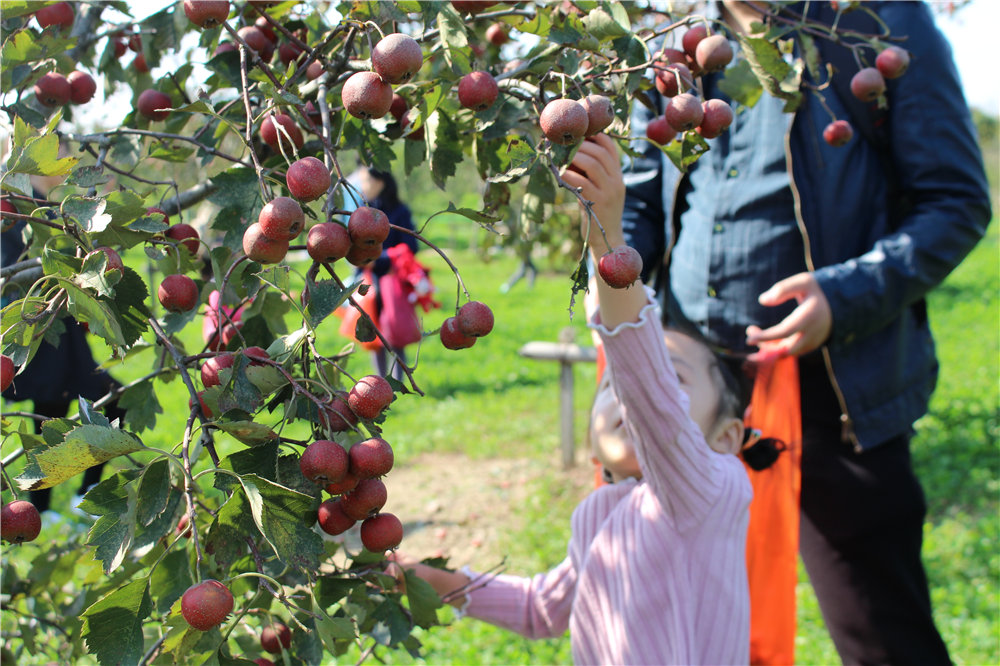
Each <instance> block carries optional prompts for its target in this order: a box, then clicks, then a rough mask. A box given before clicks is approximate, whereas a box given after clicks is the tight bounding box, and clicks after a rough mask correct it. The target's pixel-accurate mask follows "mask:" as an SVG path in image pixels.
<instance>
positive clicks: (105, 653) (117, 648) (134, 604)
mask: <svg viewBox="0 0 1000 666" xmlns="http://www.w3.org/2000/svg"><path fill="white" fill-rule="evenodd" d="M152 609H153V604H152V601H151V599H150V596H149V579H147V578H140V579H138V580H134V581H132V582H130V583H126V584H125V585H123V586H122V587H120V588H118V589H117V590H115V591H114V592H111V593H110V594H107V595H105V596H104V597H103V598H102V599H100V600H99V601H98V602H97V603H95V604H94V605H92V606H91V607H90V608H88V609H87V610H85V611H84V612H83V615H82V617H83V628H82V631H81V634H80V635H81V637H82V638H83V640H84V641H85V642H86V644H87V651H88V652H90V653H91V654H93V655H96V656H97V659H98V661H99V662H100V663H101V664H102V665H105V664H137V663H139V661H141V660H142V657H143V654H144V653H145V648H144V645H143V636H142V622H143V620H145V619H146V618H147V617H149V613H150V612H151V611H152Z"/></svg>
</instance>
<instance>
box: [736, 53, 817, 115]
mask: <svg viewBox="0 0 1000 666" xmlns="http://www.w3.org/2000/svg"><path fill="white" fill-rule="evenodd" d="M739 40H740V45H741V46H742V49H743V55H744V56H745V57H746V59H747V62H749V63H750V68H751V69H752V70H753V73H754V75H755V76H756V77H757V80H758V81H760V84H761V86H763V87H764V90H766V91H767V92H768V93H770V94H771V95H773V96H775V97H778V98H780V99H783V100H785V107H784V111H785V112H786V113H787V112H791V111H794V110H795V109H796V108H798V106H799V104H801V103H802V91H801V90H800V89H799V86H800V84H801V83H802V64H801V62H799V63H797V64H796V65H795V66H794V67H793V66H792V65H789V64H788V63H787V62H785V59H784V57H783V56H782V55H781V52H780V51H779V50H778V47H777V46H775V45H774V44H772V43H771V42H769V41H768V40H767V39H766V38H764V37H748V36H746V35H739Z"/></svg>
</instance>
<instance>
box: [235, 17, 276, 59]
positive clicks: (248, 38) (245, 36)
mask: <svg viewBox="0 0 1000 666" xmlns="http://www.w3.org/2000/svg"><path fill="white" fill-rule="evenodd" d="M236 34H237V35H239V36H240V38H241V39H242V40H243V41H244V42H245V43H246V45H247V46H249V47H250V48H251V49H253V50H254V51H256V52H257V55H259V56H260V59H261V60H263V61H264V62H270V61H271V57H272V56H273V55H274V42H273V41H271V39H269V38H268V36H267V34H266V33H265V32H264V31H263V30H261V29H260V28H259V27H258V26H256V25H245V26H243V27H242V28H240V29H239V30H237V31H236ZM271 34H274V33H271Z"/></svg>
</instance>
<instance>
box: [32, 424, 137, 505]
mask: <svg viewBox="0 0 1000 666" xmlns="http://www.w3.org/2000/svg"><path fill="white" fill-rule="evenodd" d="M142 448H143V447H142V442H140V441H139V438H138V437H136V436H135V435H132V434H130V433H127V432H125V431H124V430H120V429H118V428H102V427H100V426H94V425H82V426H79V427H77V428H74V429H73V430H71V431H69V432H68V433H66V435H65V437H64V439H63V441H62V442H61V443H59V444H57V445H55V446H47V447H45V448H44V449H32V450H30V451H25V455H26V456H27V458H28V463H27V464H26V465H25V467H24V471H23V472H22V473H21V475H20V476H18V477H17V480H18V487H20V488H21V489H22V490H40V489H42V488H51V487H53V486H56V485H58V484H60V483H62V482H63V481H66V480H67V479H70V478H72V477H74V476H76V475H77V474H80V473H81V472H83V471H84V470H86V469H87V468H88V467H93V466H94V465H98V464H100V463H103V462H106V461H108V460H111V459H112V458H115V457H117V456H121V455H125V454H127V453H134V452H136V451H139V450H141V449H142Z"/></svg>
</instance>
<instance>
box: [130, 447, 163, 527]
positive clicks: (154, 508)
mask: <svg viewBox="0 0 1000 666" xmlns="http://www.w3.org/2000/svg"><path fill="white" fill-rule="evenodd" d="M169 493H170V464H169V463H168V462H167V460H166V459H160V460H156V461H154V462H152V463H150V464H149V465H147V466H146V468H145V469H144V470H143V471H142V477H141V478H140V479H139V496H138V502H137V506H136V510H135V517H136V519H137V520H138V521H139V524H140V525H143V526H149V525H150V523H152V522H153V521H154V520H155V519H156V517H157V516H159V515H160V514H161V513H163V511H164V509H166V508H167V496H168V495H169Z"/></svg>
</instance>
